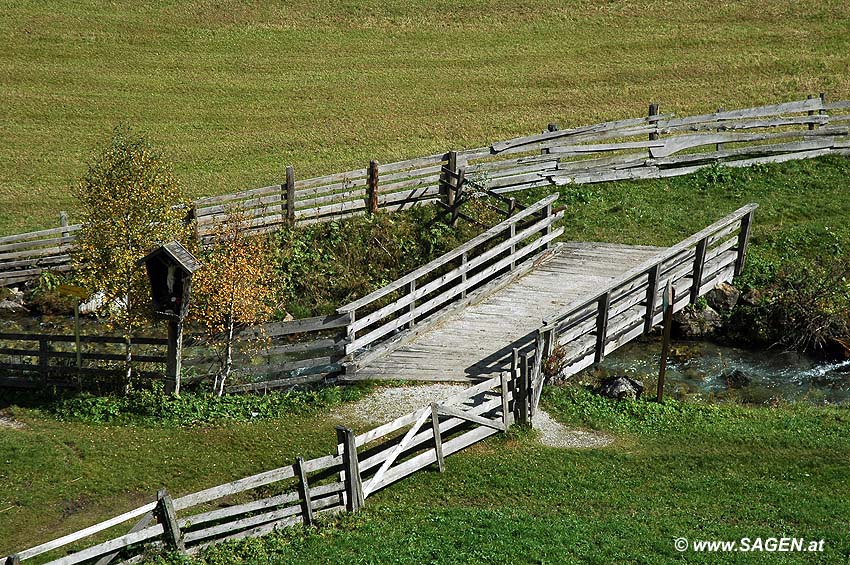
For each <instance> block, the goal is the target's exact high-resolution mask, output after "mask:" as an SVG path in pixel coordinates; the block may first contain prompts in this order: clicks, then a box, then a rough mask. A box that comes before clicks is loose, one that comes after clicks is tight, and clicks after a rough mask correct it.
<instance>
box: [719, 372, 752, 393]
mask: <svg viewBox="0 0 850 565" xmlns="http://www.w3.org/2000/svg"><path fill="white" fill-rule="evenodd" d="M723 380H724V381H726V388H744V387H746V386H748V385H749V384H750V383H751V382H752V380H753V379H752V377H750V376H749V375H748V374H747V373H745V372H744V371H742V370H741V369H733V370H731V371H723Z"/></svg>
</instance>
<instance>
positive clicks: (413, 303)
mask: <svg viewBox="0 0 850 565" xmlns="http://www.w3.org/2000/svg"><path fill="white" fill-rule="evenodd" d="M414 292H416V279H413V280H412V281H410V288H409V289H408V293H410V294H413V293H414ZM415 325H416V299H415V298H414V299H413V300H412V301H411V302H410V323H408V324H407V327H408V329H412V328H413V326H415Z"/></svg>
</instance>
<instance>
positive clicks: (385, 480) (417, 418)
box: [5, 371, 531, 565]
mask: <svg viewBox="0 0 850 565" xmlns="http://www.w3.org/2000/svg"><path fill="white" fill-rule="evenodd" d="M529 378H530V376H529V374H528V373H523V372H521V371H515V372H513V373H511V374H502V375H500V376H498V377H494V378H491V379H488V380H486V381H483V382H481V383H478V384H476V385H474V386H471V387H469V388H467V389H465V390H464V391H462V392H459V393H457V394H455V395H453V396H451V397H449V398H446V399H444V400H443V401H441V402H437V403H433V404H431V405H430V406H426V407H423V408H421V409H419V410H416V411H414V412H411V413H409V414H406V415H404V416H401V417H400V418H397V419H395V420H393V421H392V422H389V423H386V424H383V425H381V426H379V427H377V428H374V429H372V430H370V431H368V432H365V433H362V434H360V435H355V434H354V432H353V431H352V430H351V429H348V428H343V427H338V428H337V438H336V453H334V454H331V455H326V456H323V457H318V458H316V459H310V460H306V461H305V460H304V459H303V458H301V457H298V458H297V459H296V460H295V461H294V462H293V463H292V464H290V465H287V466H284V467H280V468H278V469H273V470H271V471H266V472H263V473H259V474H257V475H252V476H250V477H245V478H242V479H239V480H236V481H233V482H230V483H227V484H223V485H219V486H216V487H212V488H208V489H205V490H202V491H199V492H195V493H192V494H188V495H185V496H181V497H179V498H174V499H172V498H171V497H170V496H169V494H168V492H167V491H166V490H165V489H162V490H160V491H159V492H158V493H157V496H156V500H154V501H151V502H149V503H147V504H144V505H142V506H140V507H138V508H135V509H133V510H129V511H127V512H124V513H122V514H120V515H118V516H115V517H114V518H111V519H109V520H105V521H103V522H100V523H98V524H95V525H93V526H90V527H88V528H85V529H83V530H80V531H77V532H74V533H71V534H68V535H66V536H63V537H60V538H58V539H55V540H52V541H48V542H46V543H42V544H39V545H37V546H35V547H31V548H29V549H26V550H23V551H20V552H18V553H17V554H15V555H12V556H9V557H8V558H6V561H5V562H6V563H7V564H10V565H11V564H16V563H19V562H21V561H27V560H30V559H33V558H36V557H39V556H45V555H46V554H48V552H53V555H54V559H52V560H51V561H48V563H49V564H51V565H73V564H76V563H97V564H98V565H106V564H108V563H109V562H111V561H112V560H114V559H115V558H120V559H130V558H133V557H136V556H139V555H142V554H143V552H144V551H146V550H147V549H148V548H150V547H152V546H153V547H160V548H162V547H165V548H168V549H172V550H177V551H182V552H187V553H194V552H196V551H198V550H199V549H202V548H204V547H208V546H210V545H212V544H215V543H219V542H221V541H225V540H234V539H242V538H248V537H257V536H261V535H264V534H266V533H269V532H271V531H273V530H275V529H278V528H283V527H286V526H290V525H294V524H299V523H301V524H304V525H310V524H312V523H314V521H315V520H316V519H317V518H318V517H320V516H321V515H323V514H330V513H335V512H341V511H349V512H354V511H357V510H358V509H360V507H362V506H363V504H364V503H365V501H366V499H367V498H368V497H369V496H371V495H372V494H374V493H375V492H377V491H378V490H381V489H383V488H386V487H388V486H389V485H392V484H393V483H396V482H398V481H400V480H401V479H403V478H404V477H406V476H408V475H410V474H412V473H414V472H416V471H418V470H421V469H425V468H426V467H428V466H430V465H432V464H434V463H436V464H437V469H438V470H439V471H443V469H444V468H445V458H446V457H448V456H450V455H452V454H454V453H457V452H459V451H461V450H463V449H465V448H466V447H468V446H470V445H473V444H475V443H477V442H479V441H481V440H483V439H485V438H487V437H489V436H491V435H493V434H496V433H498V432H500V431H502V432H505V431H507V430H508V428H509V427H510V425H511V424H512V423H514V422H515V421H516V422H519V423H526V424H530V420H529V419H528V414H529V404H530V402H531V396H530V392H529V391H530V390H531V388H530V384H529ZM140 517H141V520H139V521H138V522H136V523H135V524H134V525H133V526H132V527H131V528H130V530H129V531H128V532H127V533H126V534H122V535H119V536H117V537H113V538H111V539H108V540H107V541H104V542H100V543H97V544H95V545H90V546H88V547H84V548H80V543H79V542H80V540H84V539H85V538H88V537H89V536H92V535H95V534H98V533H101V532H105V531H107V530H111V529H113V528H116V527H117V526H120V525H121V524H125V523H127V522H130V521H131V520H134V519H137V518H140ZM125 527H126V526H125ZM101 535H103V534H101ZM71 544H74V545H72V546H71ZM68 546H71V548H69V547H68ZM63 548H64V549H65V551H66V554H65V555H64V556H59V554H58V551H57V550H61V549H63ZM69 549H70V551H69Z"/></svg>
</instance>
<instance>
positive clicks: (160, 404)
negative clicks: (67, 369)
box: [0, 387, 366, 555]
mask: <svg viewBox="0 0 850 565" xmlns="http://www.w3.org/2000/svg"><path fill="white" fill-rule="evenodd" d="M363 390H366V389H364V388H362V387H360V388H348V389H345V390H341V389H334V388H329V389H325V390H323V391H320V392H318V393H309V392H305V393H297V392H296V393H272V394H269V395H266V396H254V395H242V396H230V397H225V398H221V399H219V398H217V397H212V398H209V397H204V396H201V395H193V394H184V395H182V396H181V398H179V399H172V398H168V397H165V396H163V395H158V394H155V393H148V392H144V391H141V392H138V393H134V394H133V395H131V396H130V397H125V398H121V399H116V398H114V397H101V398H98V397H90V396H83V397H77V398H66V399H55V400H50V399H43V398H42V399H33V398H32V395H31V394H23V393H21V394H19V395H17V396H9V394H6V395H4V398H3V399H2V403H0V406H2V407H6V409H5V410H4V411H3V414H4V415H7V416H11V417H13V418H14V419H16V420H18V421H19V422H21V423H23V424H24V425H25V426H26V427H25V428H24V429H9V428H6V427H2V428H0V484H3V485H4V488H3V489H2V492H0V554H2V555H5V554H7V553H10V552H12V551H15V550H18V551H19V550H22V549H25V548H27V547H32V546H33V545H36V544H37V543H40V542H43V541H47V540H50V539H53V538H56V537H58V536H60V535H64V534H67V533H71V532H74V531H76V530H79V529H82V528H84V527H87V526H90V525H91V524H93V523H96V522H98V521H100V520H103V519H106V518H108V517H111V516H114V515H116V514H119V513H121V512H122V511H124V510H128V509H131V508H135V507H137V506H140V505H142V504H144V503H146V502H149V501H151V500H153V499H154V498H155V495H156V491H157V489H159V488H162V487H167V488H168V490H169V492H170V493H172V494H173V495H174V496H180V495H182V494H187V493H189V492H194V491H197V490H201V489H203V488H207V487H211V486H215V485H218V484H222V483H226V482H228V481H232V480H235V479H238V478H242V477H245V476H248V475H251V474H254V473H258V472H261V471H267V470H269V469H274V468H277V467H282V466H284V465H289V464H292V463H293V462H294V461H295V458H296V457H297V456H299V455H301V456H303V457H305V458H307V459H309V458H312V457H319V456H321V455H326V454H327V453H331V452H332V451H333V449H334V448H335V447H334V446H335V445H336V432H335V429H334V427H335V426H336V425H338V424H339V423H340V422H339V421H336V420H334V419H333V418H330V417H328V416H327V414H328V411H329V409H330V408H331V407H334V406H337V405H339V404H340V403H341V402H344V401H346V400H351V399H355V398H357V397H358V396H359V395H360V394H361V392H362V391H363ZM115 535H120V532H116V533H115Z"/></svg>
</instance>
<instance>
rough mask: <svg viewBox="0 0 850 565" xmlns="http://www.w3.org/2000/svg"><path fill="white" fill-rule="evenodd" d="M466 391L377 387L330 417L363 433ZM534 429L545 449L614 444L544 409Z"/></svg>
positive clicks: (437, 387)
mask: <svg viewBox="0 0 850 565" xmlns="http://www.w3.org/2000/svg"><path fill="white" fill-rule="evenodd" d="M465 388H466V387H465V386H463V385H452V384H428V385H419V386H405V387H388V388H379V389H378V390H376V391H375V392H373V393H372V394H370V395H368V396H366V397H365V398H362V399H361V400H358V401H357V402H353V403H350V404H346V405H345V406H342V407H340V408H338V409H337V410H335V411H334V412H333V414H332V415H333V417H334V418H336V419H337V420H339V421H340V423H344V424H346V425H351V426H354V427H355V428H361V429H359V430H358V431H366V429H368V427H370V426H377V425H380V424H383V423H385V422H389V421H390V420H394V419H395V418H398V417H399V416H403V415H405V414H407V413H409V412H413V411H414V410H416V409H418V408H422V407H423V406H428V405H429V404H430V403H431V402H438V401H440V400H441V399H443V398H446V397H447V396H451V395H452V394H456V393H458V392H461V391H462V390H464V389H465ZM534 428H536V429H537V430H539V431H540V436H539V437H540V443H542V444H543V445H545V446H548V447H561V448H589V447H602V446H605V445H608V444H610V443H611V442H612V441H613V438H611V437H609V436H606V435H604V434H600V433H598V432H587V431H582V430H571V429H569V428H567V427H565V426H564V425H562V424H560V423H559V422H556V421H555V420H553V419H552V417H551V416H549V414H547V413H546V412H545V411H543V410H540V411H539V412H538V414H537V415H536V416H535V417H534Z"/></svg>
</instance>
